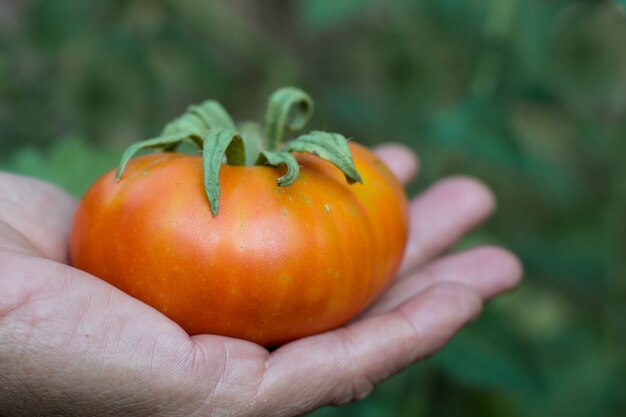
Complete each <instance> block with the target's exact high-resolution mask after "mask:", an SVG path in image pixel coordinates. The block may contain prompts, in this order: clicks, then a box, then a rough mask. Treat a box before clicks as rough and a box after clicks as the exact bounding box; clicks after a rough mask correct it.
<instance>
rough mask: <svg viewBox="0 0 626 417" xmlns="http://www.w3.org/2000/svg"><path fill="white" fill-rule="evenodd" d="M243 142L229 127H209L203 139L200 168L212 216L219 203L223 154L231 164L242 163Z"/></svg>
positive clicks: (243, 158) (215, 212)
mask: <svg viewBox="0 0 626 417" xmlns="http://www.w3.org/2000/svg"><path fill="white" fill-rule="evenodd" d="M245 153H246V151H245V144H244V142H243V139H242V138H241V136H240V135H239V133H237V132H235V131H233V130H230V129H211V130H209V133H208V135H207V136H206V138H205V139H204V149H203V154H202V170H203V173H204V192H205V193H206V195H207V198H208V199H209V204H210V205H211V212H212V213H213V217H215V216H217V213H218V212H219V204H220V177H219V176H220V169H221V168H222V161H223V160H224V156H226V159H227V160H228V162H229V163H230V164H231V165H242V164H243V163H244V161H245Z"/></svg>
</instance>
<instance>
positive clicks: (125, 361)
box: [0, 145, 521, 416]
mask: <svg viewBox="0 0 626 417" xmlns="http://www.w3.org/2000/svg"><path fill="white" fill-rule="evenodd" d="M378 153H379V155H380V156H381V158H382V159H384V160H385V161H387V162H388V164H389V165H390V167H391V168H392V170H393V171H394V172H395V173H396V175H397V176H398V177H399V178H400V179H401V180H403V181H407V180H408V179H410V177H411V176H412V175H413V174H414V172H415V168H416V164H415V160H414V158H413V157H412V155H411V154H410V153H409V152H408V151H406V150H405V149H403V148H401V147H398V146H392V145H388V146H385V147H382V148H379V150H378ZM74 207H75V201H74V200H73V199H72V198H71V197H69V196H68V195H66V194H65V193H63V192H62V191H60V190H58V189H57V188H55V187H53V186H51V185H49V184H46V183H44V182H41V181H38V180H34V179H28V178H24V177H19V176H15V175H11V174H2V173H0V414H1V415H4V414H9V415H94V416H96V415H98V416H105V415H112V416H119V415H124V416H135V415H136V416H147V415H168V416H170V415H185V416H187V415H218V416H287V415H300V414H303V413H305V412H307V411H310V410H313V409H315V408H317V407H320V406H322V405H326V404H342V403H347V402H350V401H354V400H358V399H361V398H364V397H365V396H366V395H367V394H368V393H369V392H371V390H372V389H373V388H374V387H375V386H376V384H377V383H378V382H380V381H381V380H383V379H385V378H386V377H388V376H390V375H391V374H393V373H395V372H397V371H399V370H400V369H402V368H403V367H405V366H407V365H409V364H411V363H413V362H415V361H416V360H419V359H420V358H423V357H425V356H428V355H430V354H432V353H433V352H434V351H436V350H437V349H439V348H440V347H441V346H442V345H443V344H444V343H445V342H446V341H447V340H449V339H450V337H452V336H453V335H454V333H455V332H456V331H457V330H458V329H459V328H460V327H461V326H462V325H463V324H465V323H467V322H468V321H470V320H472V319H473V318H474V317H475V316H476V315H477V314H478V313H479V311H480V309H481V306H482V303H483V301H484V300H485V299H487V298H489V297H491V296H493V295H495V294H497V293H499V292H501V291H504V290H506V289H508V288H510V287H512V286H514V285H515V284H516V283H517V281H518V280H519V278H520V275H521V271H520V267H519V264H518V262H517V260H516V259H515V258H514V257H513V256H512V255H510V254H509V253H508V252H506V251H504V250H502V249H498V248H493V247H482V248H475V249H472V250H468V251H465V252H461V253H455V254H447V255H442V253H443V252H445V251H446V250H447V249H448V248H449V247H450V246H451V245H452V244H454V243H455V242H456V241H457V240H458V239H459V238H460V237H461V236H462V235H463V234H464V233H465V232H466V231H468V230H469V229H470V228H471V227H473V226H474V225H476V224H477V223H479V222H480V221H481V220H483V219H484V218H485V217H486V216H487V215H488V214H489V213H490V212H491V210H492V208H493V199H492V197H491V194H490V193H489V191H488V190H487V189H486V188H485V187H484V186H482V185H480V184H479V183H478V182H476V181H475V180H471V179H467V178H452V179H447V180H443V181H441V182H439V183H437V184H435V185H433V186H432V187H431V188H429V189H428V190H426V191H425V192H424V193H422V194H421V195H420V196H419V197H417V198H416V199H415V200H414V201H413V202H412V204H411V231H410V237H409V245H408V248H407V252H406V255H405V260H404V264H403V267H402V271H401V273H400V274H399V276H398V277H397V279H396V280H395V282H394V283H393V284H392V285H391V286H390V287H389V289H388V290H387V291H386V292H385V293H384V294H383V295H382V296H381V297H380V298H379V299H378V300H377V301H376V303H375V304H373V305H372V306H371V307H370V308H369V309H368V310H367V311H366V312H365V313H363V314H362V315H361V316H360V317H359V318H358V319H357V320H355V321H353V322H352V323H351V324H349V325H348V326H345V327H342V328H340V329H337V330H334V331H330V332H327V333H323V334H320V335H317V336H312V337H307V338H304V339H301V340H298V341H295V342H292V343H289V344H287V345H285V346H282V347H281V348H279V349H277V350H275V351H273V352H271V353H270V352H268V351H267V350H266V349H264V348H263V347H261V346H259V345H256V344H254V343H250V342H246V341H242V340H238V339H232V338H227V337H221V336H213V335H198V336H193V337H189V335H187V333H185V332H184V331H183V330H182V329H181V328H180V327H178V326H177V325H176V324H175V323H174V322H172V321H171V320H169V319H168V318H167V317H165V316H163V315H162V314H161V313H159V312H157V311H156V310H154V309H152V308H151V307H149V306H147V305H145V304H143V303H142V302H140V301H138V300H136V299H134V298H132V297H130V296H128V295H126V294H125V293H123V292H121V291H119V290H117V289H116V288H114V287H112V286H110V285H109V284H107V283H106V282H104V281H102V280H99V279H98V278H96V277H94V276H92V275H90V274H88V273H85V272H83V271H80V270H77V269H74V268H72V267H70V266H68V265H67V262H68V251H67V246H68V244H67V240H68V235H69V230H70V224H71V219H72V216H73V212H74Z"/></svg>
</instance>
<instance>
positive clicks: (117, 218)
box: [70, 143, 408, 346]
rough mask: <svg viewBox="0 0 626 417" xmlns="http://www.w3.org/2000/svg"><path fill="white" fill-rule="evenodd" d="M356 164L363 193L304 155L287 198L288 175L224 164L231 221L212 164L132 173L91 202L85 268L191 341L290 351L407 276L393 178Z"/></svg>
mask: <svg viewBox="0 0 626 417" xmlns="http://www.w3.org/2000/svg"><path fill="white" fill-rule="evenodd" d="M350 151H351V153H352V156H353V158H354V165H355V166H356V169H357V170H358V172H359V173H360V176H361V179H362V184H361V183H352V184H350V183H348V182H347V181H346V179H345V177H344V175H343V174H342V173H341V171H340V170H339V169H338V168H337V167H335V166H334V165H333V164H331V163H330V162H327V161H324V160H321V159H317V158H315V157H314V156H312V155H309V154H304V153H296V154H295V158H296V159H297V161H298V163H299V165H301V168H300V172H299V178H298V179H297V180H296V181H295V182H293V183H292V184H290V185H285V186H278V185H277V182H276V178H277V177H279V176H280V175H281V174H283V173H284V169H282V168H281V167H278V168H277V167H270V166H258V165H255V166H245V165H238V166H231V165H227V164H223V165H221V167H220V170H219V187H220V194H219V195H220V203H219V204H220V205H219V214H218V215H215V211H212V208H211V205H210V204H209V202H208V201H207V197H206V195H205V191H206V184H205V183H204V182H203V175H202V172H203V161H202V157H201V156H197V155H184V154H177V153H173V152H159V153H154V154H150V155H146V156H142V157H138V158H135V159H133V160H130V162H129V163H128V165H127V166H126V168H125V173H124V175H123V176H122V177H121V179H120V180H119V181H116V180H115V172H114V171H111V172H108V173H107V174H105V175H104V176H102V177H101V178H100V179H99V180H98V181H97V182H96V183H95V184H94V185H93V186H92V187H91V188H90V189H89V190H88V192H87V193H86V194H85V196H84V197H83V199H82V201H81V202H80V204H79V206H78V209H77V212H76V215H75V219H74V225H73V229H72V235H71V244H70V252H71V259H72V263H73V265H74V266H75V267H77V268H80V269H82V270H85V271H87V272H90V273H92V274H94V275H96V276H97V277H99V278H101V279H103V280H105V281H107V282H109V283H111V284H112V285H114V286H115V287H117V288H119V289H121V290H123V291H124V292H126V293H128V294H129V295H131V296H133V297H135V298H137V299H138V300H141V301H143V302H145V303H146V304H148V305H150V306H152V307H154V308H155V309H157V310H159V311H160V312H162V313H163V314H164V315H166V316H168V317H169V318H171V319H172V320H174V321H175V322H176V323H178V324H179V325H180V326H181V327H182V328H183V329H185V330H186V331H187V332H188V333H189V334H191V335H193V334H201V333H210V334H218V335H223V336H231V337H237V338H242V339H247V340H250V341H253V342H256V343H259V344H261V345H264V346H277V345H281V344H283V343H286V342H289V341H292V340H294V339H297V338H301V337H304V336H308V335H312V334H316V333H320V332H323V331H326V330H329V329H333V328H336V327H338V326H341V325H343V324H345V323H346V322H348V321H349V320H351V319H353V318H354V317H355V316H356V315H358V314H359V313H360V312H361V311H363V309H364V308H366V307H367V305H368V304H369V303H371V302H372V300H373V299H374V298H375V297H376V296H377V295H378V294H379V293H380V292H381V291H382V289H383V288H384V287H385V285H387V284H388V283H389V281H390V280H391V279H392V277H393V275H394V274H395V273H396V271H397V269H398V266H399V263H400V261H401V258H402V254H403V252H404V247H405V244H406V239H407V232H406V231H407V223H408V216H407V211H408V210H407V200H406V196H405V194H404V191H403V189H402V186H401V185H400V184H399V183H398V181H397V180H396V179H395V178H394V177H393V175H392V174H391V173H390V171H389V170H388V169H387V167H385V166H384V164H383V163H382V162H381V161H380V160H379V159H378V158H377V157H376V156H375V155H374V154H373V153H372V152H370V151H369V150H367V149H366V148H365V147H362V146H360V145H356V144H354V143H351V144H350ZM205 152H206V151H205ZM220 163H221V160H220Z"/></svg>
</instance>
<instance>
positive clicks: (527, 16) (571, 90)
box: [0, 0, 626, 417]
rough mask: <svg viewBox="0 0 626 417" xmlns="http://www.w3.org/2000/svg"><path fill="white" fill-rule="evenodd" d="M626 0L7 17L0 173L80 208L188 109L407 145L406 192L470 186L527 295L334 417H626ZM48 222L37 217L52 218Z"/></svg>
mask: <svg viewBox="0 0 626 417" xmlns="http://www.w3.org/2000/svg"><path fill="white" fill-rule="evenodd" d="M625 4H626V1H624V0H621V1H617V0H614V1H601V0H595V1H582V0H398V1H385V0H340V1H339V0H335V1H333V0H301V1H285V0H263V1H253V0H230V1H208V0H205V1H202V0H190V1H176V0H169V1H168V0H160V1H155V0H144V1H139V0H136V1H128V0H109V1H87V0H23V1H14V0H0V168H1V169H6V170H11V171H16V172H21V173H25V174H29V175H35V176H39V177H42V178H46V179H48V180H50V181H52V182H55V183H57V184H60V185H61V186H63V187H64V188H66V189H67V190H69V191H70V192H72V193H74V194H76V195H77V196H78V195H80V194H81V193H82V192H84V191H85V190H86V188H87V187H88V186H89V184H90V183H91V182H92V181H93V180H94V179H95V178H97V177H98V176H99V175H101V174H102V173H103V172H104V171H106V170H108V169H110V168H112V167H113V166H114V165H115V164H116V163H117V160H118V158H119V157H120V155H121V152H122V150H123V149H124V147H125V146H127V145H128V144H129V143H131V142H133V141H136V140H139V139H146V138H149V137H151V136H154V135H155V134H156V133H158V132H159V131H160V129H161V127H162V126H163V125H164V123H165V122H166V121H169V120H170V119H171V118H173V117H174V116H176V115H178V114H180V113H181V112H182V111H183V110H184V109H185V107H186V106H187V105H188V104H190V103H195V102H199V101H201V100H204V99H206V98H210V97H212V98H217V99H219V100H220V101H221V102H222V103H223V104H224V105H225V106H226V107H227V108H228V109H230V110H231V113H233V114H234V115H235V117H237V118H238V119H252V118H254V119H260V118H261V117H262V116H263V112H264V107H265V102H266V98H267V96H268V94H269V93H270V92H272V91H273V90H274V89H275V88H277V87H280V86H283V85H296V86H299V87H302V88H304V89H305V90H307V91H309V92H310V93H311V94H312V96H313V97H314V99H315V100H316V109H317V112H316V115H315V117H314V120H313V122H312V123H311V124H310V126H316V127H317V128H325V129H328V130H333V131H339V132H343V133H345V134H346V136H350V137H354V138H356V139H357V140H359V141H361V142H364V143H366V144H369V145H375V144H377V143H381V142H386V141H396V142H401V143H404V144H406V145H408V146H410V147H411V148H413V149H414V150H415V151H417V152H418V153H419V155H420V157H421V161H422V171H421V174H420V177H419V179H417V180H416V181H415V182H414V183H413V184H411V186H410V187H409V192H410V193H411V194H412V195H414V194H416V193H418V192H419V191H420V190H422V189H424V188H425V187H427V186H428V184H430V183H432V182H433V181H436V180H437V179H439V178H442V177H444V176H446V175H456V174H462V175H473V176H477V177H479V178H481V179H482V180H483V181H485V182H486V183H487V184H489V185H490V186H491V187H492V188H493V189H494V191H495V194H496V196H497V198H498V202H499V203H498V211H497V213H496V215H495V216H494V217H493V219H491V220H490V221H489V222H488V223H487V224H486V225H484V226H483V227H481V228H480V229H479V230H477V231H476V232H474V233H472V234H471V235H470V236H469V237H468V238H467V239H465V240H464V241H463V242H462V243H461V244H460V245H459V246H460V247H467V246H471V245H475V244H480V243H490V244H501V245H504V246H505V247H508V248H509V249H511V250H513V251H514V252H515V253H517V254H518V255H519V256H520V257H521V259H522V261H523V263H524V266H525V270H526V273H525V281H524V283H523V285H522V286H521V287H520V288H519V289H517V290H516V291H515V292H513V293H511V294H509V295H506V296H504V297H501V298H500V299H498V300H495V301H493V302H491V303H489V304H488V306H487V308H486V311H485V313H484V314H483V316H482V317H481V319H480V320H479V321H478V322H476V323H474V324H472V325H471V326H469V327H468V328H467V329H465V330H464V331H462V332H461V333H460V334H459V335H458V337H456V338H455V339H454V341H453V342H452V343H451V344H450V345H449V346H447V347H446V348H445V349H444V350H443V351H442V352H440V354H438V355H435V356H434V357H433V358H431V359H428V360H426V361H424V362H422V363H419V364H416V365H414V366H412V367H410V368H409V369H407V370H405V371H403V372H401V373H400V374H398V375H396V376H394V377H393V378H391V379H390V380H389V381H387V382H385V383H383V384H382V385H381V386H380V387H379V388H378V389H377V390H376V391H375V392H374V394H373V395H371V396H370V397H369V398H368V399H366V400H365V401H363V402H360V403H357V404H353V405H349V406H345V407H340V408H333V407H328V408H324V409H322V410H319V411H317V412H315V413H313V414H312V415H313V416H315V417H329V416H360V417H368V416H372V417H373V416H443V417H445V416H483V417H489V416H494V417H495V416H507V417H515V416H552V417H558V416H567V417H577V416H581V417H582V416H584V417H587V416H609V417H610V416H624V415H626V360H625V359H626V358H625V356H626V13H624V9H623V6H624V5H625ZM42 216H45V207H42Z"/></svg>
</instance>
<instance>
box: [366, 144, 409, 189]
mask: <svg viewBox="0 0 626 417" xmlns="http://www.w3.org/2000/svg"><path fill="white" fill-rule="evenodd" d="M375 152H376V155H378V157H379V158H380V159H381V160H382V161H383V162H384V163H385V165H387V167H388V168H389V169H390V170H391V172H393V174H394V175H395V176H396V178H398V180H399V181H400V182H401V183H403V184H406V183H407V182H409V181H410V180H411V179H412V178H413V177H415V174H416V173H417V170H418V167H419V161H418V159H417V155H415V153H414V152H413V151H412V150H411V149H410V148H409V147H407V146H404V145H400V144H386V145H381V146H378V147H376V149H375Z"/></svg>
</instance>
